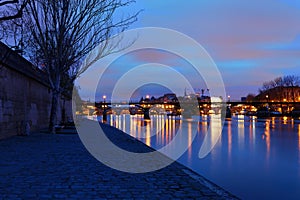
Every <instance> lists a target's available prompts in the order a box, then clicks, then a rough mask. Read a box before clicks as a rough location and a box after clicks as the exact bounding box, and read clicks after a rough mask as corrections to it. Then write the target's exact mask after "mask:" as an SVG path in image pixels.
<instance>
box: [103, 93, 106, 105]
mask: <svg viewBox="0 0 300 200" xmlns="http://www.w3.org/2000/svg"><path fill="white" fill-rule="evenodd" d="M105 100H106V95H103V102H104V103H105Z"/></svg>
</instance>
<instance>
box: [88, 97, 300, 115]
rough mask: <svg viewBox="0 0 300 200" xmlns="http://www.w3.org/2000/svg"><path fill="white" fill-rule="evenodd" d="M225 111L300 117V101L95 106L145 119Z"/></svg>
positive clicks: (100, 111)
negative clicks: (158, 115)
mask: <svg viewBox="0 0 300 200" xmlns="http://www.w3.org/2000/svg"><path fill="white" fill-rule="evenodd" d="M222 108H226V111H227V116H229V115H228V113H230V115H231V113H239V114H249V115H256V114H259V112H260V113H262V114H263V115H269V114H270V113H271V114H272V113H273V114H278V115H282V114H284V115H292V114H296V115H297V116H298V115H300V102H285V101H284V102H273V101H270V102H267V101H253V102H240V101H227V102H213V103H211V102H209V101H205V102H204V101H198V102H196V103H195V102H191V101H186V102H180V103H179V102H150V101H149V102H129V103H124V102H117V103H111V102H99V103H95V105H94V110H95V112H94V114H96V115H106V114H111V113H113V114H117V115H118V114H122V113H126V114H129V113H130V114H132V115H134V114H144V116H145V118H146V119H147V118H149V115H150V114H151V113H154V114H167V115H185V116H192V115H198V114H199V113H200V114H220V113H221V109H222Z"/></svg>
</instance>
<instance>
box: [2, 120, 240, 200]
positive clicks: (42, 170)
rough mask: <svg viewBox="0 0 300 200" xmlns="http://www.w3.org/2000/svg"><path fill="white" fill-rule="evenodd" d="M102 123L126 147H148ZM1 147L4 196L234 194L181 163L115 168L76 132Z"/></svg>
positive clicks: (141, 149) (29, 138) (15, 141)
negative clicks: (136, 170) (143, 169)
mask: <svg viewBox="0 0 300 200" xmlns="http://www.w3.org/2000/svg"><path fill="white" fill-rule="evenodd" d="M103 126H104V128H105V129H106V133H108V134H109V135H110V139H112V140H113V142H114V143H115V144H117V145H119V146H121V147H122V148H130V149H131V150H134V151H136V152H146V151H149V149H150V148H148V147H147V146H146V145H144V144H143V143H141V142H139V141H137V140H135V139H133V138H131V137H130V136H128V135H127V134H125V133H123V132H121V131H119V130H117V129H115V128H112V127H108V126H107V125H103ZM74 133H75V132H74ZM0 152H1V153H0V199H236V197H234V196H233V195H231V194H229V193H228V192H226V191H224V190H223V189H221V188H219V187H218V186H216V185H214V184H213V183H210V182H209V181H207V180H206V179H205V178H203V177H201V176H199V175H198V174H196V173H194V172H193V171H191V170H189V169H187V168H186V167H184V166H183V165H181V164H179V163H177V162H174V163H173V164H172V165H170V166H168V167H166V168H164V169H161V170H158V171H155V172H151V173H144V174H130V173H125V172H120V171H116V170H114V169H111V168H109V167H107V166H105V165H103V164H102V163H100V162H99V161H97V160H96V159H95V158H94V157H92V156H91V155H90V154H89V153H88V152H87V150H86V149H85V147H84V146H83V145H82V143H81V141H80V139H79V137H78V135H77V134H56V135H52V134H46V133H33V134H31V135H30V136H27V137H24V136H23V137H21V136H14V137H11V138H8V139H4V140H0Z"/></svg>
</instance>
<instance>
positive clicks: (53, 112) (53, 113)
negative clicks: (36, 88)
mask: <svg viewBox="0 0 300 200" xmlns="http://www.w3.org/2000/svg"><path fill="white" fill-rule="evenodd" d="M59 96H60V95H59V92H57V91H53V93H52V102H51V113H50V122H49V131H50V133H53V134H55V124H56V120H57V109H58V101H59Z"/></svg>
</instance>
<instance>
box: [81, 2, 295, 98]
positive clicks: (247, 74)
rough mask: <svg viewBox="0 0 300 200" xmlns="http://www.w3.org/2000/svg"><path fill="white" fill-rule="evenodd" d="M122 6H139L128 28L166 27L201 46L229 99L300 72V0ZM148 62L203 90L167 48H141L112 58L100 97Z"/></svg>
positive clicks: (156, 88) (181, 60)
mask: <svg viewBox="0 0 300 200" xmlns="http://www.w3.org/2000/svg"><path fill="white" fill-rule="evenodd" d="M127 9H128V12H129V13H130V12H134V11H136V10H139V9H143V12H142V13H141V14H140V16H139V20H138V21H137V22H136V23H135V24H134V25H133V26H131V28H143V27H162V28H169V29H173V30H176V31H179V32H181V33H183V34H186V35H187V36H189V37H191V38H193V39H194V40H196V41H197V42H198V43H199V44H200V45H202V47H203V48H204V49H205V50H206V51H207V53H208V54H209V55H210V56H211V58H212V59H213V61H214V62H215V64H216V66H217V68H218V69H219V71H220V73H221V76H222V78H223V81H224V84H225V89H226V93H227V94H228V95H230V96H231V98H232V99H240V98H241V97H242V96H246V95H247V94H249V93H254V94H257V93H258V89H259V88H260V87H261V86H262V83H263V82H264V81H269V80H272V79H274V78H276V77H278V76H283V75H290V74H291V75H300V71H299V69H300V1H296V0H251V1H248V0H226V1H223V0H189V1H186V0H176V1H174V0H137V3H136V4H135V5H134V6H131V7H129V8H127ZM127 9H126V11H127ZM172 56H173V57H172ZM170 58H172V59H170ZM147 62H150V63H151V62H157V63H163V64H166V65H170V66H172V67H173V68H175V69H176V70H177V71H179V72H180V73H182V74H184V75H185V76H186V77H187V78H188V79H189V80H190V81H191V82H193V83H192V86H193V87H194V88H195V91H196V90H200V89H201V88H206V85H205V82H203V80H200V79H201V78H200V79H199V77H197V78H193V76H192V75H191V74H193V71H192V70H191V67H189V66H188V65H189V64H187V63H186V62H185V61H184V59H182V58H179V59H178V58H174V55H169V54H168V53H167V52H161V51H151V50H150V51H149V50H144V51H141V52H133V53H131V54H129V55H125V56H123V57H122V58H120V59H118V60H117V61H116V62H114V64H113V65H112V67H111V70H108V72H109V73H108V74H107V77H109V78H108V79H107V80H115V81H105V83H106V86H105V85H103V84H102V87H100V88H98V93H99V95H100V96H101V95H102V94H106V93H109V90H111V89H112V85H113V83H115V82H116V80H117V79H118V77H120V76H119V75H118V74H119V73H124V70H125V71H126V69H127V70H129V69H130V66H133V65H138V64H144V63H147ZM121 65H122V69H121V67H120V66H121ZM121 71H123V72H121ZM141 78H143V77H141ZM104 79H105V78H104ZM148 88H149V87H148ZM140 90H141V92H140V95H145V94H146V93H149V91H145V92H142V91H143V89H142V87H141V88H140ZM182 90H183V89H182ZM150 92H152V93H153V94H154V95H156V96H159V94H160V93H162V94H163V93H164V92H165V90H164V88H162V89H161V90H160V89H159V87H155V89H153V91H150ZM136 93H137V95H139V92H136ZM182 93H183V92H182ZM84 95H85V96H84V97H88V96H89V95H90V94H88V93H85V94H84ZM89 97H90V96H89Z"/></svg>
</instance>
